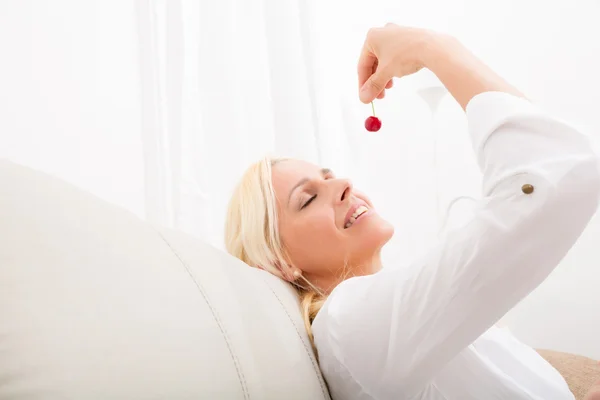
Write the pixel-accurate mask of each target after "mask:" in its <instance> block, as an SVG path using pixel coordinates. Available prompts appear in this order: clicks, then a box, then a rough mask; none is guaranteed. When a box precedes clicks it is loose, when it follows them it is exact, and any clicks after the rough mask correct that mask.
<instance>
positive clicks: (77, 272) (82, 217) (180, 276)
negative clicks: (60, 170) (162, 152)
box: [0, 161, 329, 400]
mask: <svg viewBox="0 0 600 400" xmlns="http://www.w3.org/2000/svg"><path fill="white" fill-rule="evenodd" d="M5 398H6V399H14V400H20V399H28V400H38V399H44V400H47V399H77V400H82V399H85V400H95V399H99V400H100V399H102V400H107V399H111V400H113V399H127V400H132V399H136V400H138V399H169V400H178V399H254V400H269V399H303V400H305V399H311V400H312V399H329V395H328V393H327V389H326V385H325V383H324V381H323V379H322V376H321V374H320V372H319V369H318V366H317V362H316V360H315V357H314V355H313V353H312V351H311V347H310V344H309V341H308V338H307V335H306V332H305V330H304V327H303V323H302V320H301V316H300V314H299V311H298V299H297V296H296V294H295V293H294V291H293V290H292V289H291V288H290V287H289V286H288V285H287V284H285V283H283V282H282V281H280V280H279V279H278V278H276V277H273V276H271V275H269V274H267V273H266V272H263V271H259V270H256V269H252V268H249V267H248V266H246V265H245V264H243V263H242V262H240V261H239V260H237V259H234V258H233V257H231V256H229V255H228V254H225V253H223V252H222V251H220V250H217V249H215V248H213V247H211V246H209V245H207V244H205V243H203V242H202V241H199V240H196V239H194V238H192V237H190V236H187V235H185V234H182V233H179V232H174V231H170V230H167V229H159V228H156V227H153V226H151V225H149V224H147V223H145V222H143V221H141V220H139V219H138V218H137V217H135V216H134V215H133V214H131V213H129V212H127V211H125V210H122V209H120V208H118V207H116V206H113V205H110V204H108V203H106V202H104V201H102V200H100V199H98V198H96V197H94V196H92V195H91V194H89V193H87V192H84V191H83V190H80V189H78V188H75V187H73V186H71V185H69V184H67V183H66V182H63V181H61V180H59V179H56V178H54V177H51V176H48V175H46V174H43V173H40V172H37V171H34V170H31V169H29V168H26V167H22V166H18V165H15V164H13V163H10V162H7V161H0V399H5Z"/></svg>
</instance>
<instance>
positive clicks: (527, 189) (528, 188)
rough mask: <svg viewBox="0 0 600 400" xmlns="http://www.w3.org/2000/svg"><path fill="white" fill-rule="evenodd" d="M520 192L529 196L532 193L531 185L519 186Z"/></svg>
mask: <svg viewBox="0 0 600 400" xmlns="http://www.w3.org/2000/svg"><path fill="white" fill-rule="evenodd" d="M521 191H522V192H523V193H525V194H531V193H533V185H530V184H529V183H527V184H525V185H523V186H521Z"/></svg>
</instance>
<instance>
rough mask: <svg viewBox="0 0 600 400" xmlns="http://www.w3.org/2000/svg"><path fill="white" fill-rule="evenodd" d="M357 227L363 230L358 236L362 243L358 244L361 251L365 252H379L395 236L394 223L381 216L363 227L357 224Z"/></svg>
mask: <svg viewBox="0 0 600 400" xmlns="http://www.w3.org/2000/svg"><path fill="white" fill-rule="evenodd" d="M364 222H367V221H364ZM356 228H359V229H361V232H360V233H359V235H358V236H357V238H356V239H357V240H358V241H360V244H357V248H360V249H361V252H364V253H365V254H369V253H370V254H374V253H378V252H379V250H381V248H382V247H383V246H384V245H385V244H386V243H387V242H389V241H390V239H391V238H392V236H394V227H393V225H392V224H390V223H389V222H388V221H386V220H384V219H383V218H381V217H379V216H376V218H373V220H371V221H368V224H365V225H364V226H361V227H358V226H357V227H356Z"/></svg>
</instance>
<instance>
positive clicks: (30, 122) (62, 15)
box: [0, 0, 144, 215]
mask: <svg viewBox="0 0 600 400" xmlns="http://www.w3.org/2000/svg"><path fill="white" fill-rule="evenodd" d="M135 22H136V20H135V13H134V7H133V2H131V1H81V0H56V1H51V2H50V1H43V0H39V1H34V0H2V1H0V59H1V61H0V157H2V158H9V159H11V160H13V161H16V162H19V163H22V164H25V165H28V166H32V167H34V168H39V169H41V170H44V171H46V172H49V173H51V174H54V175H57V176H60V177H62V178H64V179H67V180H68V181H70V182H73V183H75V184H77V185H79V186H81V187H84V188H85V189H87V190H90V191H91V192H93V193H95V194H97V195H99V196H101V197H103V198H105V199H107V200H109V201H111V202H114V203H117V204H119V205H122V206H124V207H127V208H128V209H130V210H132V211H135V212H136V213H138V214H139V215H143V213H144V199H143V195H144V186H143V165H142V150H141V141H140V140H141V139H140V111H139V89H138V85H139V77H138V63H137V59H138V53H137V51H138V49H137V32H136V25H135Z"/></svg>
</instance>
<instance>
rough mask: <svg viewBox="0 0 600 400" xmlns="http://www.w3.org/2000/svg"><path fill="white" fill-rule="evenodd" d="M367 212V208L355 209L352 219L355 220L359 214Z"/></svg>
mask: <svg viewBox="0 0 600 400" xmlns="http://www.w3.org/2000/svg"><path fill="white" fill-rule="evenodd" d="M367 210H368V209H367V207H365V206H360V207H358V208H357V209H356V211H354V214H352V217H354V219H356V218H357V217H358V216H359V215H360V214H362V213H364V212H365V211H367ZM352 222H354V221H352Z"/></svg>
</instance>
